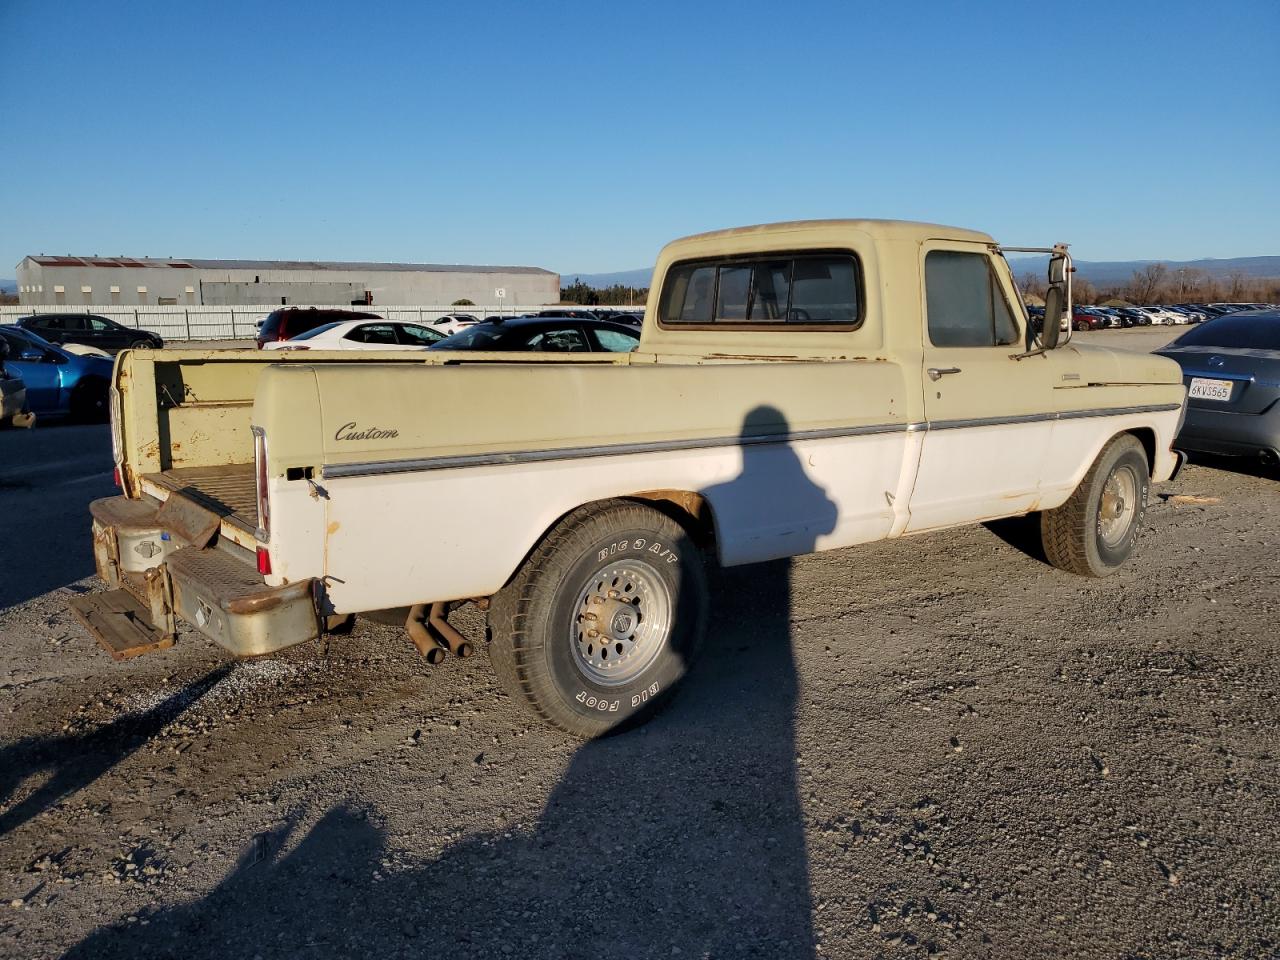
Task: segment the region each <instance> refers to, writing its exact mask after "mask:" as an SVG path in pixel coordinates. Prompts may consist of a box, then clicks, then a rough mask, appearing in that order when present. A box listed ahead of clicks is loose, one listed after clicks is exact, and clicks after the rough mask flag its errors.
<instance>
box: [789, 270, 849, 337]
mask: <svg viewBox="0 0 1280 960" xmlns="http://www.w3.org/2000/svg"><path fill="white" fill-rule="evenodd" d="M787 319H788V320H789V321H791V322H792V323H857V322H858V281H857V277H856V276H855V275H854V266H853V260H851V259H850V258H848V257H801V258H799V259H797V260H796V268H795V276H794V277H793V278H792V281H791V308H790V309H789V310H788V311H787Z"/></svg>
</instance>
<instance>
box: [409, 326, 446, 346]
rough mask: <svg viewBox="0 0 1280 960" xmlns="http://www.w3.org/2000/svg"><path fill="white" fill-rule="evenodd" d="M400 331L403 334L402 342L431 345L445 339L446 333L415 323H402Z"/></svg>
mask: <svg viewBox="0 0 1280 960" xmlns="http://www.w3.org/2000/svg"><path fill="white" fill-rule="evenodd" d="M400 332H401V333H402V334H403V336H402V337H401V339H400V342H401V343H405V344H409V345H410V346H429V345H431V344H433V343H439V342H440V341H441V340H443V339H444V334H442V333H439V332H437V331H435V330H428V329H427V328H426V327H420V326H418V325H417V324H414V323H402V324H401V325H400Z"/></svg>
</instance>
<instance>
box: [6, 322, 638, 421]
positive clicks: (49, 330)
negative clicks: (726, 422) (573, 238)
mask: <svg viewBox="0 0 1280 960" xmlns="http://www.w3.org/2000/svg"><path fill="white" fill-rule="evenodd" d="M640 321H641V314H640V313H638V312H636V311H622V310H612V309H601V310H584V309H577V308H572V307H555V308H550V309H547V310H542V311H539V312H538V313H536V314H533V315H528V316H518V317H510V316H490V317H487V318H484V319H481V318H480V317H477V316H474V315H472V314H463V313H458V314H449V315H447V316H443V317H440V318H438V319H436V320H433V321H430V322H424V323H409V322H405V321H399V320H388V319H385V318H383V317H381V316H379V315H378V314H375V313H365V312H358V311H352V310H325V309H316V308H296V307H295V308H285V309H281V310H276V311H273V312H272V313H271V314H269V315H268V316H267V317H265V318H263V320H262V322H261V323H260V324H259V328H258V335H257V345H258V347H259V348H260V349H261V348H266V349H271V350H387V349H400V350H427V349H432V350H503V351H505V350H516V351H537V352H545V353H601V352H610V353H619V352H626V351H630V350H634V349H635V348H636V346H637V345H638V344H639V342H640V329H639V328H640ZM163 346H164V340H163V338H162V337H161V336H160V335H159V334H157V333H153V332H151V331H148V330H136V329H133V328H130V327H125V326H123V325H121V324H119V323H116V322H115V321H114V320H111V319H109V318H107V317H100V316H96V315H94V314H68V313H56V314H36V315H34V316H30V317H23V318H21V319H20V320H18V321H16V322H15V323H14V324H12V325H4V326H0V426H3V425H8V424H15V425H18V426H30V425H31V424H32V423H34V422H35V420H36V418H38V417H72V418H75V419H80V420H101V419H103V418H105V416H106V411H107V402H108V392H109V385H110V382H111V366H112V358H113V355H114V354H115V353H117V352H119V351H120V350H123V349H126V348H132V349H144V348H150V349H159V348H161V347H163Z"/></svg>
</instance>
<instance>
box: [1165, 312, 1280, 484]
mask: <svg viewBox="0 0 1280 960" xmlns="http://www.w3.org/2000/svg"><path fill="white" fill-rule="evenodd" d="M1156 353H1158V354H1160V355H1161V356H1165V357H1169V358H1170V359H1172V360H1176V361H1178V364H1179V365H1180V366H1181V367H1182V378H1183V382H1184V383H1186V385H1187V416H1186V421H1185V422H1184V423H1183V425H1182V429H1181V430H1180V431H1179V432H1178V436H1177V439H1176V440H1174V446H1175V447H1176V448H1177V449H1180V450H1198V451H1203V452H1206V453H1219V454H1227V455H1236V456H1254V457H1262V458H1263V459H1264V460H1265V461H1267V462H1269V463H1272V464H1274V463H1276V462H1277V458H1280V310H1259V311H1252V312H1249V313H1234V314H1227V315H1225V316H1221V317H1217V318H1215V319H1213V320H1208V321H1206V322H1205V323H1202V324H1199V325H1198V326H1196V327H1195V328H1194V329H1192V330H1188V331H1187V332H1186V333H1184V334H1183V335H1182V336H1180V337H1179V338H1178V339H1177V340H1175V341H1173V343H1171V344H1169V345H1168V346H1167V347H1165V348H1164V349H1162V350H1157V351H1156Z"/></svg>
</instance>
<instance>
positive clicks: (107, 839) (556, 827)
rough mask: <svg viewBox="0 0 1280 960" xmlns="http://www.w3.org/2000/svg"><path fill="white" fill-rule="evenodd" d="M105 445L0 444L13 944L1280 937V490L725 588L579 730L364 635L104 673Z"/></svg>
mask: <svg viewBox="0 0 1280 960" xmlns="http://www.w3.org/2000/svg"><path fill="white" fill-rule="evenodd" d="M1130 333H1132V335H1133V339H1131V340H1130V341H1128V342H1131V343H1132V344H1133V345H1134V346H1135V347H1138V348H1149V347H1150V346H1151V344H1148V343H1145V342H1142V341H1139V340H1138V339H1137V338H1138V337H1141V336H1143V335H1144V334H1147V331H1132V332H1130V331H1121V332H1115V333H1113V334H1111V336H1113V337H1116V338H1119V337H1125V336H1127V335H1129V334H1130ZM1106 335H1107V334H1105V333H1104V334H1102V336H1106ZM1165 338H1166V339H1167V335H1166V337H1165ZM105 444H106V439H105V431H103V430H102V429H101V428H84V427H46V428H38V429H37V430H36V431H33V432H31V433H30V434H27V433H21V434H18V433H14V432H8V433H3V434H0V548H2V549H3V555H4V556H5V557H6V558H7V559H9V561H10V562H9V564H7V565H6V577H8V578H9V580H8V582H7V585H6V586H5V588H4V589H5V590H6V591H7V592H6V593H4V594H0V608H2V609H0V639H2V641H3V645H4V646H3V653H2V654H0V716H2V717H3V718H4V721H3V725H2V726H0V955H2V956H6V957H8V956H12V957H45V956H50V957H52V956H60V955H69V956H75V957H94V958H98V957H126V956H128V957H137V956H147V957H156V958H162V957H179V956H181V957H226V956H243V957H245V958H247V960H248V958H254V957H261V958H264V960H265V958H270V957H345V956H371V957H401V956H405V957H410V956H412V957H454V956H458V957H469V956H478V957H488V956H494V957H504V956H514V957H535V958H538V957H547V958H584V960H585V958H597V957H627V958H642V957H672V956H685V957H761V958H773V957H802V956H811V957H812V956H825V957H879V956H886V957H926V956H949V957H1009V958H1026V957H1040V956H1080V957H1097V958H1104V957H1105V958H1115V957H1150V958H1164V957H1178V956H1188V957H1192V956H1194V957H1203V956H1234V957H1249V958H1256V957H1266V956H1276V955H1277V954H1278V953H1280V903H1277V899H1276V898H1277V892H1276V891H1277V890H1280V866H1278V864H1277V858H1276V856H1275V849H1276V846H1277V844H1278V843H1280V809H1278V808H1280V782H1278V781H1280V763H1278V762H1277V755H1276V754H1277V751H1278V750H1280V743H1278V737H1277V733H1276V731H1277V729H1280V726H1278V725H1280V683H1277V680H1278V679H1280V657H1277V654H1278V653H1280V636H1278V635H1277V630H1276V628H1275V624H1276V621H1277V614H1278V613H1280V584H1278V583H1277V578H1278V575H1280V569H1278V568H1277V562H1276V555H1277V547H1278V546H1280V496H1278V495H1277V494H1278V493H1280V485H1278V483H1277V478H1276V477H1275V476H1272V475H1265V474H1263V473H1261V472H1251V471H1250V470H1248V469H1243V468H1241V467H1240V466H1239V465H1233V464H1230V463H1221V462H1215V463H1206V464H1195V465H1192V466H1190V467H1189V468H1188V469H1187V470H1186V471H1184V473H1183V474H1182V476H1180V477H1179V478H1178V480H1177V481H1176V482H1175V483H1173V484H1166V485H1163V487H1159V488H1157V490H1156V498H1155V500H1154V503H1153V505H1152V507H1151V509H1150V511H1149V512H1148V529H1147V530H1146V532H1145V534H1144V536H1143V539H1142V540H1141V541H1140V544H1139V548H1138V552H1137V555H1136V556H1135V558H1134V559H1133V561H1132V562H1131V563H1130V564H1129V565H1128V566H1126V567H1125V568H1124V569H1123V570H1121V571H1120V572H1119V573H1118V574H1116V575H1115V576H1113V577H1111V578H1108V579H1106V580H1102V581H1091V580H1083V579H1078V578H1073V577H1071V576H1068V575H1066V574H1062V573H1059V572H1057V571H1054V570H1053V569H1051V568H1049V567H1048V566H1046V565H1045V564H1044V563H1043V562H1042V560H1040V559H1039V558H1038V557H1037V556H1036V551H1035V550H1034V548H1033V547H1032V546H1031V543H1032V542H1033V541H1032V538H1030V537H1028V528H1027V526H1026V524H1024V523H1021V522H1004V523H1000V524H992V525H989V526H976V527H970V528H965V529H960V530H954V531H947V532H943V533H938V534H932V535H927V536H921V537H916V538H911V539H907V540H900V541H896V542H892V543H882V544H876V545H872V546H869V547H863V548H857V549H852V550H845V551H838V552H833V553H829V554H824V555H820V556H812V557H805V558H802V559H800V560H798V561H796V562H794V563H793V564H769V565H763V566H758V567H748V568H741V569H737V570H731V571H726V572H722V573H720V574H718V575H717V577H716V579H717V585H716V590H717V593H716V596H717V598H718V599H717V607H716V609H717V610H718V611H719V616H718V617H717V619H716V620H715V622H714V624H713V634H712V639H711V641H710V649H709V650H708V652H707V654H706V656H705V657H704V658H703V659H702V661H701V662H700V664H699V665H698V667H697V668H696V669H695V671H694V673H693V675H692V676H691V678H690V680H689V682H688V684H687V686H686V687H685V689H684V691H683V694H682V695H681V696H680V698H678V699H677V700H676V702H675V703H673V704H672V706H671V707H670V708H669V709H668V710H667V711H666V712H665V713H663V714H662V715H660V716H659V717H658V718H656V719H655V720H654V721H653V722H652V723H650V724H649V725H648V726H646V727H643V728H641V729H640V730H637V731H634V732H631V733H628V734H625V735H622V736H617V737H613V738H610V739H607V740H603V741H597V742H594V743H590V744H586V745H583V744H581V743H578V742H575V741H570V740H567V739H565V738H564V737H562V736H561V735H559V734H557V733H556V732H555V731H552V730H550V729H547V728H545V727H543V726H542V725H540V724H539V723H537V722H535V721H532V720H531V719H530V718H529V717H528V716H526V714H525V713H524V711H523V710H522V709H521V708H520V706H519V705H518V704H516V703H514V702H512V701H511V700H509V699H508V698H506V697H505V696H504V695H503V694H502V693H500V692H499V691H498V689H497V687H496V684H495V682H494V680H493V678H492V676H491V671H490V670H489V666H488V662H487V659H486V657H485V656H484V654H483V653H481V654H479V655H477V656H476V657H473V658H471V659H470V660H463V661H453V660H450V661H447V662H446V663H445V664H444V665H442V666H440V667H436V668H432V667H428V666H427V665H426V664H425V663H424V662H423V661H421V660H420V659H419V658H418V656H417V654H416V653H415V652H414V649H413V647H412V646H411V645H410V644H409V642H408V641H407V640H406V639H405V638H404V637H403V635H402V634H401V633H400V632H399V631H397V630H395V629H392V628H389V627H382V626H379V625H376V624H372V623H365V622H361V623H360V624H359V625H358V626H357V628H356V630H355V632H354V633H353V634H352V635H351V636H349V637H342V638H335V639H333V640H331V641H330V643H329V644H328V646H327V648H326V647H323V646H321V645H320V644H313V645H306V646H303V647H301V648H295V649H294V650H291V651H287V652H285V653H284V654H282V655H280V656H277V657H274V658H271V659H265V660H258V661H251V662H241V663H230V662H228V661H226V660H225V659H224V658H223V657H222V656H221V655H220V654H219V653H218V651H217V650H216V649H214V648H213V647H212V646H211V645H209V644H207V643H205V642H203V641H202V640H200V639H199V638H198V637H196V636H194V635H184V636H183V637H182V638H181V639H180V641H179V644H178V645H177V646H176V647H175V648H174V649H173V650H171V651H168V652H165V653H159V654H153V655H149V656H145V657H141V658H139V659H137V660H133V661H129V662H126V663H123V664H114V663H112V662H111V661H110V660H109V659H108V658H107V657H106V655H105V654H103V653H101V652H100V651H99V650H98V649H97V648H96V646H95V645H94V644H93V642H92V641H91V640H89V639H88V638H87V637H86V636H85V635H84V634H83V633H82V631H81V630H80V629H79V627H78V626H77V625H76V623H75V622H74V620H73V619H72V618H71V617H70V615H69V614H68V613H67V612H66V609H65V605H66V602H67V599H68V598H69V597H70V596H73V595H74V594H76V593H78V592H82V591H84V590H92V589H97V588H98V587H99V584H97V582H96V581H95V580H94V579H93V578H92V577H90V576H88V574H89V572H90V571H91V559H90V558H89V554H88V549H89V548H88V536H87V522H86V512H85V509H84V505H85V502H86V500H87V499H89V497H91V496H100V495H102V494H103V493H104V492H108V490H109V482H108V480H107V478H105V477H104V476H103V473H104V468H103V465H102V461H103V458H104V457H105V458H109V454H107V453H105V452H104V449H105ZM65 459H74V460H75V462H76V464H79V465H78V466H75V467H74V468H72V469H71V473H68V468H67V467H65V466H63V467H56V466H51V465H52V464H57V463H60V462H61V461H62V460H65ZM72 475H74V476H75V477H76V478H78V479H77V482H76V483H70V484H62V483H61V481H62V480H64V479H67V478H68V477H70V476H72ZM58 484H61V485H58ZM104 486H105V487H106V488H107V489H105V490H104V489H101V488H102V487H104ZM1175 495H1182V496H1193V497H1197V498H1201V499H1198V500H1196V501H1193V502H1185V501H1182V502H1180V501H1178V500H1175V499H1173V497H1174V496H1175ZM15 561H19V562H18V563H15ZM81 578H83V579H81ZM457 621H458V623H459V625H460V626H461V627H462V628H463V629H464V631H465V632H467V633H469V634H471V635H472V636H473V637H479V636H481V634H482V629H481V621H480V619H479V617H478V615H477V614H475V613H474V612H471V611H460V614H459V616H458V617H457Z"/></svg>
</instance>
